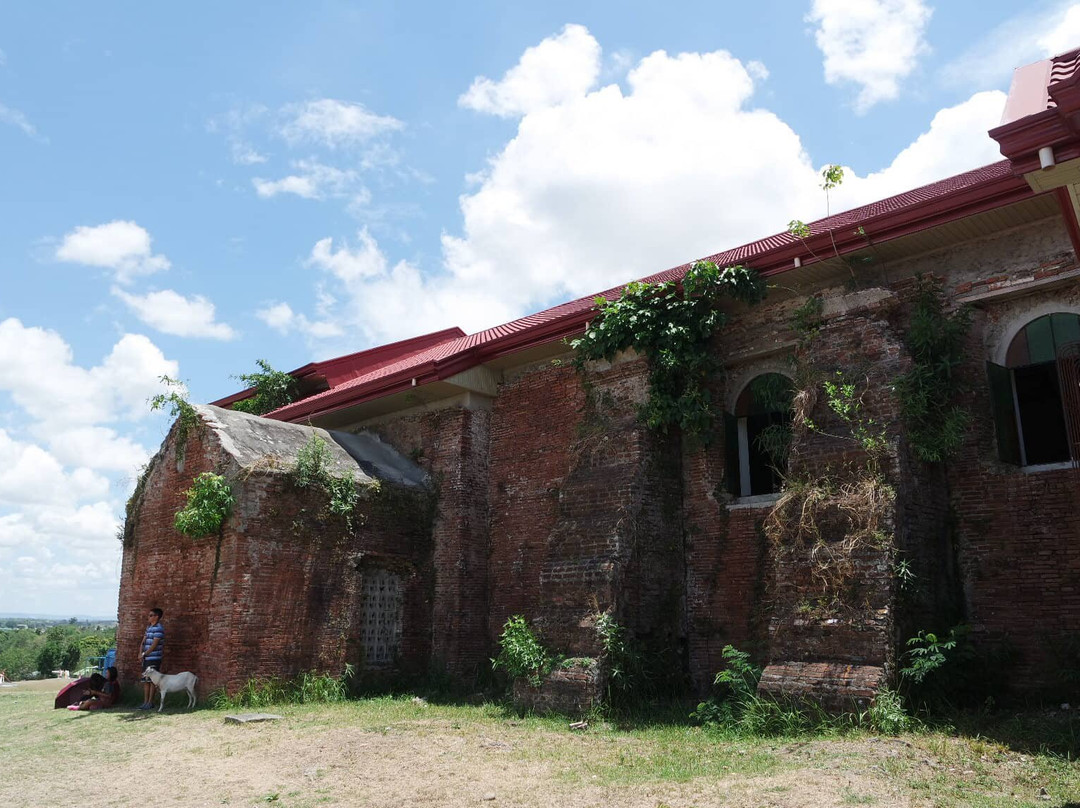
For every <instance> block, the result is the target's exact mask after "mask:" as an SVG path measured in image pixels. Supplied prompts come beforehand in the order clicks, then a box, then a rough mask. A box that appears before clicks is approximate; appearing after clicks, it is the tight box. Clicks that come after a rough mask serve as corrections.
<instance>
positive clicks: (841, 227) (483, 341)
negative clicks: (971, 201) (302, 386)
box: [269, 160, 1013, 420]
mask: <svg viewBox="0 0 1080 808" xmlns="http://www.w3.org/2000/svg"><path fill="white" fill-rule="evenodd" d="M1012 176H1013V175H1012V172H1011V169H1010V164H1009V161H1008V160H1002V161H1000V162H998V163H992V164H991V165H988V166H983V167H982V168H977V169H974V170H972V171H967V172H965V173H963V174H958V175H956V176H954V177H948V178H946V179H944V180H939V181H938V182H934V183H930V184H929V185H924V186H922V187H921V188H915V189H913V190H911V191H906V192H904V193H902V194H897V195H896V196H891V197H889V198H887V199H883V200H880V201H878V202H872V203H870V204H868V205H863V206H861V207H858V208H854V209H852V210H849V211H844V212H842V213H837V214H835V215H833V216H829V217H827V218H824V219H820V220H817V221H815V222H810V223H809V225H808V226H809V228H810V233H811V235H810V236H809V238H810V239H813V238H814V237H815V236H818V235H822V234H827V233H830V232H833V233H836V232H838V231H846V230H849V229H850V228H857V227H859V226H864V227H868V226H870V225H872V224H873V223H874V222H875V220H880V219H882V218H883V217H889V216H896V215H898V214H902V213H904V212H905V211H910V210H915V209H918V208H920V207H922V206H925V205H927V204H928V203H931V202H936V201H939V200H946V199H948V197H950V196H952V195H956V194H961V193H963V192H965V191H967V190H969V189H973V188H977V187H978V186H980V185H989V184H992V183H994V182H997V181H1000V180H1002V179H1007V178H1012ZM927 226H930V225H927ZM799 242H800V239H798V238H797V237H795V236H793V235H791V234H790V233H787V232H783V233H777V234H775V235H772V236H767V237H766V238H763V239H759V240H757V241H754V242H751V243H749V244H744V245H741V246H739V247H735V248H733V249H730V250H726V251H724V252H719V253H716V254H715V255H711V256H707V257H706V258H705V259H702V260H708V261H714V262H716V263H717V264H720V265H721V266H730V265H733V264H740V263H741V264H748V265H751V266H753V265H754V264H755V261H756V260H759V259H764V257H765V256H767V255H768V254H770V253H773V252H775V251H777V250H783V249H785V248H791V247H793V246H797V245H798V244H799ZM689 267H690V264H682V265H680V266H677V267H672V268H670V269H666V270H664V271H662V272H658V273H656V274H654V275H650V276H648V277H646V278H643V279H642V280H644V281H646V282H652V283H655V282H660V281H677V280H680V279H681V278H682V277H683V275H684V274H685V273H686V270H687V269H688V268H689ZM623 288H624V285H620V286H616V287H613V288H611V289H607V290H605V291H604V292H600V293H599V294H598V295H589V296H588V297H582V298H578V299H577V300H571V301H568V302H566V303H562V304H560V305H558V306H554V307H552V308H550V309H545V310H544V311H541V312H537V313H535V314H529V315H527V316H525V317H521V318H519V319H517V320H513V321H511V322H509V323H503V324H502V325H497V326H494V327H492V328H488V329H485V330H483V331H479V332H476V333H475V334H469V335H467V336H463V337H457V338H454V339H448V340H446V341H444V342H441V343H439V344H437V345H434V346H431V347H427V348H425V349H423V350H418V351H415V352H412V353H409V354H407V355H404V356H400V357H398V358H396V359H395V361H393V362H389V363H386V364H382V365H380V366H379V367H375V368H372V369H371V370H370V371H369V372H367V373H362V374H361V375H359V376H357V377H356V378H354V379H351V380H349V381H346V382H344V383H342V384H340V385H338V386H336V387H333V388H332V389H330V390H326V391H323V392H321V393H318V394H316V395H314V396H310V397H308V398H305V399H303V400H301V401H297V402H294V403H293V404H290V405H289V406H287V407H282V408H280V409H278V410H275V411H274V412H273V413H269V416H270V417H272V418H278V419H281V420H289V419H291V418H301V417H310V416H311V415H314V414H318V413H320V412H325V411H328V410H330V409H339V408H341V407H344V406H348V405H349V404H352V403H359V402H360V401H362V400H365V399H367V398H371V397H374V396H377V395H382V394H386V393H387V392H390V391H389V390H388V389H386V388H385V387H384V385H386V383H387V382H388V380H394V382H396V383H398V384H401V383H405V384H408V383H410V382H411V380H412V379H413V378H415V379H417V380H418V383H426V382H427V381H433V380H437V379H442V378H447V377H448V376H450V375H453V374H454V373H457V372H459V371H460V370H463V369H464V367H469V366H475V365H478V364H480V363H481V362H483V361H486V360H488V359H491V358H494V357H495V356H498V355H500V353H501V352H510V351H515V350H521V349H522V348H524V347H528V346H529V345H532V344H540V343H542V342H545V341H548V340H550V339H554V338H558V337H560V336H562V334H561V333H555V334H554V335H553V334H552V333H550V332H551V331H552V330H553V329H552V328H550V327H551V326H553V325H557V324H559V323H562V322H564V321H570V322H571V324H572V323H573V322H574V321H580V322H581V323H582V324H583V323H584V322H585V321H586V320H587V318H588V313H589V312H590V311H592V310H593V307H594V300H595V298H596V297H598V296H603V297H606V298H608V299H613V298H615V297H617V296H618V295H619V294H620V292H621V290H622V289H623ZM530 332H533V333H534V334H535V340H534V341H533V342H528V341H523V340H522V336H523V335H529V334H530ZM500 348H504V349H505V350H504V351H500ZM470 354H471V356H470ZM440 366H444V367H440ZM441 371H442V372H441Z"/></svg>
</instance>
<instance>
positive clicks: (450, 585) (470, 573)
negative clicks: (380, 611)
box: [377, 407, 491, 682]
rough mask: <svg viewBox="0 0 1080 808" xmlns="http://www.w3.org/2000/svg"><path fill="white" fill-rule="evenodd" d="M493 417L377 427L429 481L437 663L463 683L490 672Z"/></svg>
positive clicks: (439, 416) (451, 415)
mask: <svg viewBox="0 0 1080 808" xmlns="http://www.w3.org/2000/svg"><path fill="white" fill-rule="evenodd" d="M490 429H491V427H490V413H488V412H487V411H485V410H473V409H466V408H463V407H453V408H447V409H441V410H436V411H434V412H425V413H419V414H413V415H406V416H402V417H400V418H394V419H391V420H388V421H384V422H383V423H380V424H379V425H378V427H377V430H378V432H379V434H380V435H382V436H383V437H384V438H385V439H386V440H387V441H388V442H389V443H390V444H391V445H393V446H394V447H396V448H397V449H398V451H400V452H401V453H402V454H404V455H406V456H412V457H414V458H415V460H416V462H417V463H418V464H419V465H421V466H422V467H423V468H425V469H426V470H427V471H428V472H429V473H430V474H431V476H432V480H433V483H434V485H435V488H436V494H435V496H436V501H437V502H438V511H437V515H436V518H435V523H434V527H433V531H432V541H433V550H432V572H431V576H432V577H431V581H432V584H431V608H432V614H433V617H432V620H433V623H432V634H431V644H432V664H433V665H434V666H435V667H437V668H443V669H445V670H446V671H447V672H448V673H449V674H451V675H452V676H454V677H455V678H456V679H458V680H459V681H462V682H472V681H475V680H476V678H477V677H478V676H481V675H482V674H483V673H484V672H485V671H486V669H487V668H488V667H489V666H490V664H491V663H490V662H489V661H488V660H489V659H490V657H491V645H490V642H489V637H488V596H489V591H490V583H489V581H490V580H491V579H490V578H489V567H488V552H489V538H488V522H489V515H488V476H489V475H488V462H489V461H488V458H489V452H490V446H491V443H490Z"/></svg>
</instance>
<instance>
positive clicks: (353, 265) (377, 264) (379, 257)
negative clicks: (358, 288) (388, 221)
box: [306, 230, 386, 285]
mask: <svg viewBox="0 0 1080 808" xmlns="http://www.w3.org/2000/svg"><path fill="white" fill-rule="evenodd" d="M358 238H359V240H360V245H359V246H358V247H357V248H356V249H350V248H349V246H348V245H347V244H344V245H342V246H341V247H340V248H339V249H338V250H336V251H335V250H334V240H333V239H332V238H324V239H320V240H319V241H317V242H316V243H315V246H314V247H312V248H311V255H310V257H309V258H308V260H307V262H306V263H307V265H308V266H314V267H318V268H319V269H322V270H325V271H327V272H329V273H330V274H331V275H333V276H335V277H336V278H337V279H338V280H340V281H341V282H342V283H344V284H346V285H349V284H353V283H356V282H358V281H362V280H364V279H366V278H373V277H377V276H380V275H385V274H386V256H384V255H383V254H382V252H381V251H380V250H379V245H378V244H376V242H375V239H374V238H372V237H371V234H370V233H368V231H367V230H361V231H360V233H359V234H358Z"/></svg>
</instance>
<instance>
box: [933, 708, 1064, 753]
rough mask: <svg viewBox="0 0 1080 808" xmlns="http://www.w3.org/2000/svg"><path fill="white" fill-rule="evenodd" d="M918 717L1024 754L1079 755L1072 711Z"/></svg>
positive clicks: (952, 732)
mask: <svg viewBox="0 0 1080 808" xmlns="http://www.w3.org/2000/svg"><path fill="white" fill-rule="evenodd" d="M922 721H923V723H924V724H925V726H926V727H927V728H928V729H930V730H932V731H935V732H941V733H943V734H947V735H955V736H957V737H963V738H974V739H983V740H988V741H994V742H996V743H999V744H1001V745H1003V746H1007V747H1008V748H1009V749H1011V750H1012V751H1014V752H1021V753H1023V754H1027V755H1052V756H1054V757H1060V758H1063V759H1065V760H1076V759H1077V758H1078V757H1080V716H1078V715H1077V714H1076V711H1067V712H1066V711H1058V710H1045V709H1044V710H1030V711H1023V712H1015V711H1005V710H1002V711H995V712H975V711H972V712H956V713H952V714H950V715H948V716H943V717H934V716H931V717H923V719H922Z"/></svg>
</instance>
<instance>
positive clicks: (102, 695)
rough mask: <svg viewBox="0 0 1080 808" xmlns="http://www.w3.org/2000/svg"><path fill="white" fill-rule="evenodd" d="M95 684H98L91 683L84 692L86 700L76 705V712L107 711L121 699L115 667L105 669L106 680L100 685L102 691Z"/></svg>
mask: <svg viewBox="0 0 1080 808" xmlns="http://www.w3.org/2000/svg"><path fill="white" fill-rule="evenodd" d="M94 684H96V683H95V682H91V687H88V688H87V689H86V690H84V691H83V695H84V696H86V698H85V699H83V700H82V701H80V702H79V703H78V704H76V705H74V708H75V709H76V710H105V709H107V708H109V707H112V706H113V705H114V704H116V700H117V699H118V698H120V680H119V679H118V678H117V674H116V667H115V666H114V665H110V666H109V667H108V668H106V669H105V679H104V680H103V681H102V683H101V685H100V690H99V689H97V688H94V687H93V685H94Z"/></svg>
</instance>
